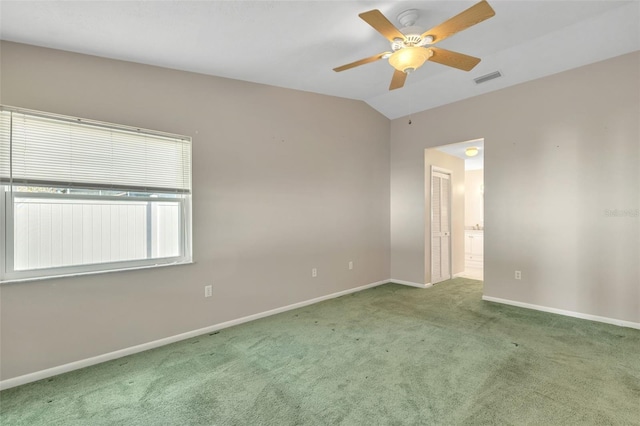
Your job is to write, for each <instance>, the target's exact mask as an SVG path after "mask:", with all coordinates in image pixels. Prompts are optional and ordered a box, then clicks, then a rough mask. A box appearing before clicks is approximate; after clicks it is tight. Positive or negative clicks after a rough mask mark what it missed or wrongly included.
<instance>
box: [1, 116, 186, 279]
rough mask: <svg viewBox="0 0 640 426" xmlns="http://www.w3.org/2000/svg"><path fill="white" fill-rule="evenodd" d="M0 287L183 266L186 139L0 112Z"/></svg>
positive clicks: (61, 119) (123, 127)
mask: <svg viewBox="0 0 640 426" xmlns="http://www.w3.org/2000/svg"><path fill="white" fill-rule="evenodd" d="M0 203H1V205H0V207H1V208H0V211H1V214H2V221H1V222H0V230H1V231H2V247H1V250H2V253H1V254H2V262H0V263H1V265H0V272H1V275H0V280H2V281H13V280H22V279H31V278H42V277H54V276H60V275H70V274H79V273H92V272H103V271H109V270H117V269H127V268H137V267H149V266H155V265H163V264H173V263H185V262H190V261H191V139H190V138H188V137H185V136H177V135H169V134H164V133H160V132H152V131H147V130H140V129H134V128H129V127H125V126H117V125H111V124H106V123H99V122H94V121H89V120H84V119H77V118H73V117H63V116H59V115H53V114H47V113H41V112H35V111H28V110H23V109H18V108H12V107H5V106H2V107H0Z"/></svg>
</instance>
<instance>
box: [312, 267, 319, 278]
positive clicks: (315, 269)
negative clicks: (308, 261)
mask: <svg viewBox="0 0 640 426" xmlns="http://www.w3.org/2000/svg"><path fill="white" fill-rule="evenodd" d="M317 276H318V268H313V269H311V278H315V277H317Z"/></svg>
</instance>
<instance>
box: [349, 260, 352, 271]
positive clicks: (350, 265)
mask: <svg viewBox="0 0 640 426" xmlns="http://www.w3.org/2000/svg"><path fill="white" fill-rule="evenodd" d="M351 269H353V261H350V262H349V270H351Z"/></svg>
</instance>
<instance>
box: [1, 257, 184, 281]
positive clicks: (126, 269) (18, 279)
mask: <svg viewBox="0 0 640 426" xmlns="http://www.w3.org/2000/svg"><path fill="white" fill-rule="evenodd" d="M194 263H195V262H194V261H193V260H189V261H184V262H175V263H161V264H157V265H144V266H134V267H131V268H118V269H107V270H102V271H86V272H73V273H68V274H60V275H47V276H42V277H28V278H14V279H6V280H0V285H2V284H11V283H24V282H29V281H41V280H51V279H56V278H70V277H81V276H85V275H98V274H109V273H112V272H126V271H139V270H141V269H155V268H166V267H169V266H181V265H192V264H194Z"/></svg>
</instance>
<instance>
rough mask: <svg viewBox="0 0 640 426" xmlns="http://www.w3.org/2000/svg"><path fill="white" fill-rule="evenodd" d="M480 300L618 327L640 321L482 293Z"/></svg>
mask: <svg viewBox="0 0 640 426" xmlns="http://www.w3.org/2000/svg"><path fill="white" fill-rule="evenodd" d="M482 300H486V301H487V302H495V303H502V304H505V305H511V306H517V307H519V308H526V309H533V310H535V311H542V312H549V313H552V314H559V315H564V316H567V317H574V318H580V319H586V320H590V321H597V322H603V323H605V324H613V325H617V326H620V327H629V328H636V329H640V323H638V322H631V321H624V320H619V319H615V318H608V317H601V316H598V315H591V314H583V313H581V312H574V311H565V310H564V309H556V308H549V307H547V306H540V305H532V304H530V303H523V302H517V301H515V300H509V299H500V298H499V297H491V296H484V295H483V296H482Z"/></svg>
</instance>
